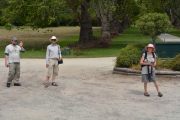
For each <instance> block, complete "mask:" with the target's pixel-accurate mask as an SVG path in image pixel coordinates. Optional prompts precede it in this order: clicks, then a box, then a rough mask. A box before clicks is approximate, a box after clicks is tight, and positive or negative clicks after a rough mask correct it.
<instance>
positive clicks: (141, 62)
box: [140, 55, 151, 65]
mask: <svg viewBox="0 0 180 120" xmlns="http://www.w3.org/2000/svg"><path fill="white" fill-rule="evenodd" d="M140 64H141V65H151V64H149V63H148V62H145V61H144V55H142V57H141V59H140Z"/></svg>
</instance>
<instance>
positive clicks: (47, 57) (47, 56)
mask: <svg viewBox="0 0 180 120" xmlns="http://www.w3.org/2000/svg"><path fill="white" fill-rule="evenodd" d="M46 67H49V49H48V47H47V50H46Z"/></svg>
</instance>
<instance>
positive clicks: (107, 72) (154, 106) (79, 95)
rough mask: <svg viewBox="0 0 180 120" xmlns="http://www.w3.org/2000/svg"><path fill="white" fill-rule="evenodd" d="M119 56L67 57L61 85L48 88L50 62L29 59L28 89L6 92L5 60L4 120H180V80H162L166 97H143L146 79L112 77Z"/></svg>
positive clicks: (2, 72)
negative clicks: (143, 82) (47, 67)
mask: <svg viewBox="0 0 180 120" xmlns="http://www.w3.org/2000/svg"><path fill="white" fill-rule="evenodd" d="M114 61H115V58H86V59H64V64H63V65H60V71H59V74H60V75H59V77H58V78H57V82H58V84H59V85H60V86H59V87H49V88H47V89H45V88H44V87H43V86H42V82H43V80H44V79H45V75H46V68H45V60H42V59H23V60H22V62H21V67H22V69H21V82H22V84H23V86H22V87H11V88H6V87H5V83H6V79H7V74H8V69H7V68H5V67H4V61H3V59H0V101H1V102H0V120H119V119H122V120H155V119H156V120H179V119H180V112H179V111H180V102H179V101H180V94H178V92H177V91H179V90H180V82H179V81H178V79H179V78H170V77H169V78H167V77H161V78H158V81H159V83H160V89H161V91H162V93H164V97H162V98H159V97H157V93H156V91H155V88H154V86H153V84H149V87H148V89H149V93H150V94H151V97H149V98H147V97H144V96H143V84H142V83H141V82H140V81H141V77H140V76H127V75H117V74H112V70H113V67H114Z"/></svg>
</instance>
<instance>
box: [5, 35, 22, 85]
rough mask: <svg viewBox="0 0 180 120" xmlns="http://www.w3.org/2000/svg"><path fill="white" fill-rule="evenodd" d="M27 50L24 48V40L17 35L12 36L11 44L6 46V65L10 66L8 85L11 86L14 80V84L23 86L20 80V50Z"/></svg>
mask: <svg viewBox="0 0 180 120" xmlns="http://www.w3.org/2000/svg"><path fill="white" fill-rule="evenodd" d="M22 51H25V50H24V48H23V42H22V41H20V43H19V45H18V40H17V38H16V37H12V40H11V44H9V45H7V46H6V48H5V66H6V67H8V68H9V74H8V80H7V87H10V86H11V83H12V81H13V80H14V86H21V84H20V82H19V78H20V52H22Z"/></svg>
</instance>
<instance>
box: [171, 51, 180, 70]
mask: <svg viewBox="0 0 180 120" xmlns="http://www.w3.org/2000/svg"><path fill="white" fill-rule="evenodd" d="M172 70H176V71H180V54H178V55H176V57H175V58H174V59H173V61H172Z"/></svg>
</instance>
